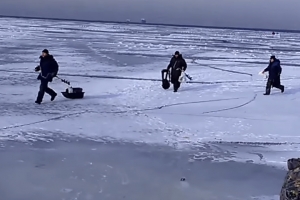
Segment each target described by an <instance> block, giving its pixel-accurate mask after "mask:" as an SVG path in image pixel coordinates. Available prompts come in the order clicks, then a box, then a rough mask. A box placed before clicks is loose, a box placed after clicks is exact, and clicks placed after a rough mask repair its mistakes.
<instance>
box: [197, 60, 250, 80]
mask: <svg viewBox="0 0 300 200" xmlns="http://www.w3.org/2000/svg"><path fill="white" fill-rule="evenodd" d="M191 63H194V64H197V65H201V64H200V63H197V62H196V60H192V62H191ZM201 66H204V67H208V68H211V69H215V70H219V71H224V72H230V73H234V74H241V75H248V76H251V77H252V76H253V74H250V73H246V72H240V71H235V70H229V69H222V68H219V67H213V66H210V65H201Z"/></svg>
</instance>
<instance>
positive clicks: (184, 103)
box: [0, 97, 240, 130]
mask: <svg viewBox="0 0 300 200" xmlns="http://www.w3.org/2000/svg"><path fill="white" fill-rule="evenodd" d="M235 99H240V98H238V97H235V98H226V99H225V98H224V99H213V100H202V101H192V102H182V103H174V104H166V105H162V106H156V107H153V108H144V109H132V110H122V111H107V112H97V111H94V110H85V111H81V112H75V113H69V114H65V115H60V116H57V117H52V118H48V119H44V120H39V121H35V122H30V123H25V124H19V125H12V126H6V127H3V128H0V130H7V129H13V128H20V127H24V126H30V125H34V124H40V123H44V122H49V121H53V120H58V119H62V118H66V117H70V116H74V115H81V114H85V113H98V114H101V113H102V114H122V113H130V112H143V111H151V110H160V109H163V108H166V107H171V106H178V105H188V104H196V103H206V102H216V101H228V100H235Z"/></svg>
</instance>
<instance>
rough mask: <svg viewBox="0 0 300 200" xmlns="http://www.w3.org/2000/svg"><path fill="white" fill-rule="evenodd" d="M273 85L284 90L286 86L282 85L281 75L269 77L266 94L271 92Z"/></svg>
mask: <svg viewBox="0 0 300 200" xmlns="http://www.w3.org/2000/svg"><path fill="white" fill-rule="evenodd" d="M271 87H275V88H278V89H280V90H281V91H283V88H284V86H283V85H281V82H280V76H277V77H276V78H273V79H270V78H268V81H267V85H266V94H270V93H271Z"/></svg>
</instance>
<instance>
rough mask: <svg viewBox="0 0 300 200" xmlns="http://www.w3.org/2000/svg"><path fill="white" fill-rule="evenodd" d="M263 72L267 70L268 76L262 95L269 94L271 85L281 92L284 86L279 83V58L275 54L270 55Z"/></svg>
mask: <svg viewBox="0 0 300 200" xmlns="http://www.w3.org/2000/svg"><path fill="white" fill-rule="evenodd" d="M265 72H269V77H268V81H267V85H266V93H264V95H270V93H271V87H275V88H278V89H280V90H281V92H284V86H283V85H281V83H280V75H281V72H282V68H281V66H280V60H278V59H277V58H276V57H275V56H271V57H270V63H269V66H268V67H267V68H266V69H264V71H262V73H265Z"/></svg>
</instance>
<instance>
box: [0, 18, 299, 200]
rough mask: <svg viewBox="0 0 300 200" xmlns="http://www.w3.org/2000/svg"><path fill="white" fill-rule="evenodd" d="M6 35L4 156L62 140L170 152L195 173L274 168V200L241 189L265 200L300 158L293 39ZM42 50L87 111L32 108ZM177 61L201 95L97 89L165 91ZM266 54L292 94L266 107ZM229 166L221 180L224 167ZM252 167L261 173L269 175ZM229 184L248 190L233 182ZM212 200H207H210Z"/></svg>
mask: <svg viewBox="0 0 300 200" xmlns="http://www.w3.org/2000/svg"><path fill="white" fill-rule="evenodd" d="M0 24H1V27H0V51H1V57H0V71H1V73H0V87H1V90H0V97H1V98H0V109H1V112H2V114H1V116H0V131H1V134H0V138H1V141H2V143H3V149H4V150H5V149H6V150H7V151H9V152H11V154H12V155H13V154H14V152H13V151H12V150H9V148H8V146H10V142H12V141H13V142H15V141H20V142H27V143H28V142H30V143H31V144H32V143H33V144H34V143H36V142H41V141H44V142H45V143H47V142H48V143H49V142H53V141H56V140H57V139H58V138H60V139H61V138H65V139H66V138H67V139H66V140H72V138H73V139H74V138H76V139H78V140H87V139H88V140H92V141H94V142H95V141H97V142H98V143H99V145H100V144H103V142H104V143H107V142H109V143H111V142H117V143H118V144H119V143H123V144H124V145H125V144H126V145H132V144H139V145H141V144H144V145H145V149H148V148H149V149H151V151H152V150H153V151H155V148H152V147H151V146H154V147H155V146H157V145H159V146H171V147H172V148H173V149H174V148H176V149H177V150H181V151H183V152H185V153H186V154H187V155H189V156H187V158H186V160H184V159H183V160H182V162H189V163H191V162H190V161H191V160H192V161H195V162H192V163H193V165H194V163H197V164H198V165H199V167H201V165H203V163H207V162H208V163H210V161H215V162H221V163H222V162H224V161H238V162H245V163H250V162H251V163H255V164H266V165H270V166H268V168H270V169H272V170H275V169H273V168H272V167H271V166H276V167H277V169H276V170H277V171H276V170H275V171H273V173H272V172H270V174H269V175H266V177H265V178H264V179H268V178H270V179H272V178H271V177H273V178H274V177H276V178H277V179H276V180H273V179H272V183H273V184H274V185H273V186H272V187H273V188H272V187H271V186H270V188H269V191H268V192H266V193H264V191H265V190H264V189H261V188H262V187H263V186H261V187H259V188H258V189H257V188H256V189H255V187H256V186H258V185H257V182H259V181H257V182H255V181H253V180H252V181H248V182H246V183H243V184H245V185H246V186H245V187H247V189H248V191H249V187H250V188H252V187H253V191H256V192H253V193H252V194H253V195H256V196H259V197H257V198H258V199H264V198H265V199H278V196H275V197H274V198H273V197H271V196H274V195H278V193H279V191H280V186H281V184H282V182H281V181H282V178H283V175H284V173H285V172H284V171H283V170H282V168H285V165H286V164H285V162H286V160H287V159H288V158H290V157H294V156H298V154H299V144H300V137H299V135H298V132H297V131H296V130H298V129H299V128H300V124H298V123H299V119H300V117H299V114H298V113H299V111H300V108H299V106H298V104H299V101H300V100H299V97H300V94H299V92H300V75H298V74H299V73H300V71H299V66H300V65H299V60H300V53H299V52H300V37H299V36H298V35H297V34H292V33H282V34H281V35H280V38H278V37H273V36H272V35H271V33H267V32H252V31H241V30H221V29H218V30H214V29H200V28H182V27H177V28H175V27H166V26H143V25H129V24H127V25H119V24H101V23H84V22H70V21H68V22H65V21H45V20H28V19H26V20H25V19H10V18H1V19H0ZM44 48H48V49H49V50H50V53H51V54H53V55H54V56H55V58H56V59H57V61H58V62H59V64H60V74H61V77H62V78H65V79H68V80H69V81H71V83H72V85H73V86H79V87H83V89H84V90H85V92H86V96H85V98H84V99H82V100H68V99H65V98H64V97H62V96H61V95H59V96H58V97H57V99H56V100H55V101H54V102H50V99H49V98H50V97H49V96H47V95H45V99H44V102H43V104H42V105H35V104H34V101H35V98H36V95H37V91H38V87H39V82H38V81H37V80H36V77H37V74H35V73H34V72H33V69H34V67H35V66H36V65H37V63H38V57H39V54H40V52H41V50H42V49H44ZM175 50H179V51H181V52H182V53H183V55H184V57H185V58H186V61H187V63H188V71H187V72H188V73H189V74H190V75H191V76H192V77H193V79H194V81H201V82H204V84H200V83H185V84H183V85H182V87H181V88H180V91H179V92H178V93H173V92H172V90H171V89H170V90H167V91H165V90H163V89H162V88H161V83H160V82H159V81H147V80H130V79H111V78H101V77H102V76H118V77H131V78H145V79H149V78H150V79H157V80H159V79H160V76H161V74H160V71H161V69H163V68H165V67H166V65H167V64H168V62H169V59H170V56H171V55H172V54H173V53H174V51H175ZM271 54H275V55H276V56H277V57H278V58H279V59H280V60H281V62H282V67H283V74H282V83H283V84H284V85H285V87H286V92H285V93H284V94H281V93H280V91H278V90H276V89H274V90H272V95H270V96H263V95H262V94H263V93H264V88H265V83H266V82H265V79H264V77H263V76H260V75H258V73H259V72H260V71H261V70H262V69H264V68H265V67H266V65H267V62H268V58H269V56H270V55H271ZM50 87H52V88H53V89H55V90H56V91H57V92H61V91H64V90H65V89H66V85H64V84H63V83H61V82H60V81H59V80H57V79H56V80H55V81H54V82H53V83H51V84H50ZM126 145H125V146H126ZM149 145H150V146H149ZM20 148H21V147H20ZM22 148H23V147H22ZM28 148H29V147H28ZM70 148H71V147H70ZM72 148H73V146H72ZM72 148H71V149H72ZM80 148H85V147H80ZM111 148H112V147H111ZM114 148H115V147H114ZM163 148H164V147H163ZM121 150H122V149H121V147H120V151H121ZM149 151H150V150H149ZM113 152H114V153H116V152H117V151H113ZM188 152H189V153H188ZM173 153H174V155H175V154H177V153H178V152H177V151H174V152H173ZM24 154H26V151H25V152H24ZM131 154H132V153H128V154H127V156H128V155H131ZM183 154H184V153H183ZM30 155H31V154H30ZM190 155H192V156H190ZM102 157H103V155H102ZM125 157H126V156H125ZM128 157H130V156H128ZM181 158H182V157H181ZM0 159H1V157H0ZM98 162H99V161H98ZM229 163H230V164H228V165H233V166H231V168H233V169H234V167H236V168H238V167H239V165H241V166H244V167H249V171H247V172H246V173H250V171H251V170H250V168H251V167H250V164H238V163H236V162H234V163H235V164H232V162H229ZM120 165H121V164H120ZM223 165H224V166H222V165H221V164H220V165H218V166H219V168H216V169H218V170H221V169H222V170H224V168H223V167H228V166H226V165H227V164H226V163H223ZM251 166H254V165H253V164H251ZM57 167H59V166H57ZM202 167H203V166H202ZM256 167H257V168H256V169H257V170H260V169H261V170H263V168H264V167H267V166H260V167H261V168H260V167H259V165H257V166H256ZM208 168H209V167H208ZM264 169H265V168H264ZM140 170H141V169H140ZM201 170H203V169H202V168H201V169H200V168H199V171H201ZM222 170H221V171H222ZM3 171H4V170H3ZM225 171H226V170H225ZM228 171H229V170H227V172H228ZM266 171H267V170H266ZM195 173H196V172H195ZM199 173H200V172H199ZM207 173H208V172H207ZM210 173H212V174H213V173H214V172H213V170H211V171H210ZM224 173H225V172H224ZM253 173H255V170H254V172H253ZM200 174H201V173H200ZM261 174H262V173H260V175H261ZM198 175H199V174H198ZM198 175H196V174H194V175H191V176H198ZM156 176H160V175H158V174H156ZM167 176H168V175H167ZM227 176H229V174H227ZM176 178H177V177H176ZM198 178H199V177H198ZM235 178H237V177H235ZM166 179H167V178H166ZM227 179H228V177H226V180H227ZM240 179H245V177H240ZM226 180H225V179H224V180H223V181H224V183H225V182H226ZM170 181H171V180H170ZM228 181H229V180H228ZM233 184H236V186H235V187H236V188H238V187H241V186H238V184H240V183H238V182H237V183H233ZM193 187H194V188H193V189H191V190H189V192H196V191H197V192H199V191H200V190H201V187H200V186H199V188H200V189H199V188H198V185H197V184H196V185H194V186H193ZM211 187H212V186H211ZM218 187H221V186H218ZM152 189H153V188H152ZM173 189H174V188H173ZM197 189H199V191H198V190H197ZM210 189H212V188H207V190H210ZM259 190H260V192H257V191H259ZM0 191H1V190H0ZM201 191H203V188H202V190H201ZM211 191H212V190H211ZM224 191H226V190H224ZM235 192H236V191H232V192H231V193H230V194H231V195H233V196H234V195H235V194H236V193H235ZM194 194H195V193H194ZM198 195H199V194H198ZM205 195H206V196H205V197H204V196H203V198H207V199H210V198H211V199H213V198H214V196H213V194H211V195H210V196H209V194H208V193H207V194H205ZM245 195H246V196H244V197H243V199H246V198H250V196H251V192H250V193H249V194H248V193H247V194H245ZM263 196H267V197H263ZM177 197H178V198H179V196H177ZM68 198H69V197H68ZM74 198H75V197H74ZM111 198H113V197H111ZM128 198H129V196H128ZM157 198H158V199H160V198H162V199H165V197H163V196H161V197H157ZM187 198H188V199H193V196H188V197H187ZM66 199H67V198H66ZM91 199H93V198H91ZM129 199H134V198H129ZM149 199H151V198H150V197H149ZM173 199H176V198H173ZM7 200H10V199H7Z"/></svg>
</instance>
